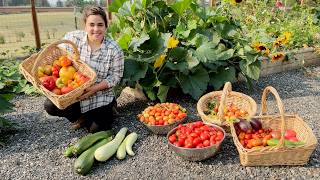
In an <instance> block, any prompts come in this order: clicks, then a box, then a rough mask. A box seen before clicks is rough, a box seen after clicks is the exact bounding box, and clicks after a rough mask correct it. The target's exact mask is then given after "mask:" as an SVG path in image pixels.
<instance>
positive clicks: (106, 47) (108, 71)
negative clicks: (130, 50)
mask: <svg viewBox="0 0 320 180" xmlns="http://www.w3.org/2000/svg"><path fill="white" fill-rule="evenodd" d="M64 39H68V40H71V41H72V42H74V43H75V44H76V45H77V47H78V50H79V53H80V59H81V60H82V61H84V62H85V63H86V64H88V65H89V66H90V67H91V68H92V69H94V70H95V71H96V73H97V81H96V83H99V82H101V81H103V80H106V81H107V83H108V87H109V88H108V89H105V90H101V91H98V92H96V93H95V94H93V95H92V96H90V97H89V98H87V99H85V100H82V101H80V106H81V112H82V113H84V112H87V111H89V110H92V109H95V108H98V107H101V106H105V105H108V104H109V103H111V102H112V100H113V99H114V97H115V95H114V92H113V88H112V87H114V86H115V85H117V84H118V83H119V82H120V80H121V78H122V76H123V69H124V56H123V52H122V50H121V49H120V47H119V46H118V45H117V43H116V42H114V41H113V40H111V39H106V38H104V40H103V42H102V44H101V47H100V49H98V50H97V51H95V52H91V49H90V46H89V44H88V41H87V33H86V32H85V31H79V30H78V31H73V32H69V33H67V34H66V35H65V37H64ZM66 49H67V50H71V48H70V47H66Z"/></svg>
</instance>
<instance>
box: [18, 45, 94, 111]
mask: <svg viewBox="0 0 320 180" xmlns="http://www.w3.org/2000/svg"><path fill="white" fill-rule="evenodd" d="M63 43H65V44H69V45H71V47H72V49H73V52H74V54H73V57H70V55H69V54H68V53H67V52H66V51H64V50H63V49H61V48H59V47H58V45H60V44H63ZM62 55H64V56H68V58H69V59H70V60H71V61H72V65H73V66H74V67H75V68H76V69H77V70H78V71H79V72H81V73H82V74H84V75H86V76H87V77H89V78H90V79H89V80H88V81H87V82H85V83H84V84H82V85H81V86H80V87H78V88H76V89H74V90H72V91H71V92H69V93H67V94H63V95H56V94H54V93H52V92H51V91H49V90H47V89H46V88H45V87H43V86H42V85H41V83H40V80H39V78H38V76H37V69H38V67H39V66H42V65H46V64H52V63H53V61H54V60H56V59H58V58H59V57H60V56H62ZM79 57H80V55H79V51H78V49H77V47H76V45H75V44H74V43H73V42H72V41H69V40H60V41H57V42H54V43H52V44H50V45H49V46H47V47H46V48H45V49H43V50H42V51H41V52H40V53H39V54H33V55H32V56H30V57H29V58H27V59H25V60H24V61H23V62H22V63H21V64H20V66H19V70H20V72H21V73H22V74H23V75H24V77H25V78H26V79H27V80H28V81H29V82H31V83H32V85H33V86H35V87H36V88H37V89H39V90H40V91H41V92H42V93H43V94H44V95H45V96H46V97H47V98H48V99H50V100H51V101H52V103H54V104H55V105H56V106H57V107H58V108H59V109H65V108H66V107H68V106H69V105H71V104H73V103H75V102H77V101H78V100H77V97H79V96H80V95H81V94H82V93H83V91H84V90H85V89H86V88H88V87H90V86H91V85H92V84H94V83H95V80H96V76H97V75H96V73H95V71H94V70H92V69H91V68H90V67H89V66H88V65H87V64H85V63H84V62H82V61H80V59H79Z"/></svg>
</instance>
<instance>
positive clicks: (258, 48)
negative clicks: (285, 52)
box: [252, 42, 270, 56]
mask: <svg viewBox="0 0 320 180" xmlns="http://www.w3.org/2000/svg"><path fill="white" fill-rule="evenodd" d="M252 47H253V48H254V49H255V50H256V51H257V52H263V54H265V55H266V56H268V55H269V53H270V49H269V48H267V46H266V45H265V44H263V43H260V42H256V43H254V44H253V45H252Z"/></svg>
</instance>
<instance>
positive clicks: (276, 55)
mask: <svg viewBox="0 0 320 180" xmlns="http://www.w3.org/2000/svg"><path fill="white" fill-rule="evenodd" d="M285 58H286V54H285V53H284V52H276V53H273V54H272V55H271V62H275V61H283V60H284V59H285Z"/></svg>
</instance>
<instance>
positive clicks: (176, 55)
mask: <svg viewBox="0 0 320 180" xmlns="http://www.w3.org/2000/svg"><path fill="white" fill-rule="evenodd" d="M187 53H188V51H187V50H186V49H184V48H182V47H176V48H173V49H171V50H170V51H169V56H170V58H171V61H173V62H181V61H185V58H186V56H187Z"/></svg>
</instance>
